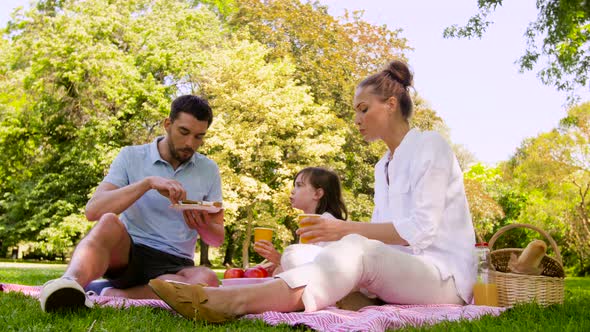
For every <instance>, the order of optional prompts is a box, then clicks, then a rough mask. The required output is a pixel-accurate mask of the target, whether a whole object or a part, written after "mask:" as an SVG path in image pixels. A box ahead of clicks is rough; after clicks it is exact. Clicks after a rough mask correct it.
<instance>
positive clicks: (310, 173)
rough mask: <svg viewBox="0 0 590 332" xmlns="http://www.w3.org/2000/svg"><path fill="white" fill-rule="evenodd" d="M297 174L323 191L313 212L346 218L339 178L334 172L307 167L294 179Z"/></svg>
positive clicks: (346, 212)
mask: <svg viewBox="0 0 590 332" xmlns="http://www.w3.org/2000/svg"><path fill="white" fill-rule="evenodd" d="M299 174H301V178H302V179H303V180H304V181H305V180H307V181H308V182H309V184H311V185H312V186H313V187H314V188H316V189H322V190H323V191H324V195H323V196H322V198H320V201H319V202H318V207H317V208H316V211H315V213H317V214H322V213H324V212H329V213H331V214H332V215H333V216H334V217H336V218H337V219H341V220H346V219H348V211H347V210H346V205H345V204H344V200H343V199H342V187H341V185H340V178H339V177H338V175H337V174H336V173H334V172H333V171H331V170H328V169H325V168H322V167H307V168H304V169H302V170H301V171H299V173H297V175H296V176H295V179H297V177H298V176H299ZM294 181H295V180H294ZM294 181H293V182H294Z"/></svg>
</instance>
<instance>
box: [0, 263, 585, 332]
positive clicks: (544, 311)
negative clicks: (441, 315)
mask: <svg viewBox="0 0 590 332" xmlns="http://www.w3.org/2000/svg"><path fill="white" fill-rule="evenodd" d="M64 269H65V266H64V265H57V264H21V263H8V262H0V282H6V283H19V284H28V285H40V284H43V283H44V282H45V281H47V280H49V279H53V278H56V277H58V276H60V275H61V273H62V272H63V271H64ZM0 330H1V331H17V330H18V331H271V330H272V331H307V330H308V329H306V328H304V327H298V328H292V327H289V326H286V325H284V326H279V327H271V326H269V325H266V324H264V323H263V322H261V321H246V320H242V321H237V322H232V323H228V324H224V325H209V324H206V323H203V322H191V321H187V320H185V319H182V318H179V317H177V316H174V315H172V314H170V313H169V312H167V311H164V310H161V309H154V308H147V307H136V308H130V309H126V310H118V309H113V308H95V309H93V310H89V311H83V312H78V313H73V314H72V313H68V314H56V315H48V314H45V313H43V312H41V309H40V306H39V302H38V301H37V300H35V299H32V298H29V297H27V296H24V295H21V294H14V293H9V294H0ZM401 331H494V332H496V331H509V332H516V331H526V332H532V331H543V332H545V331H590V278H567V279H566V299H565V303H564V304H563V305H555V306H550V307H547V308H542V307H538V306H536V305H534V304H530V305H520V306H517V307H515V308H513V309H511V310H508V311H507V312H505V313H503V314H502V315H501V316H499V317H489V316H487V317H484V318H482V319H480V320H476V321H471V322H468V321H462V322H454V323H442V324H437V325H434V326H427V327H423V328H420V329H415V328H406V329H402V330H401Z"/></svg>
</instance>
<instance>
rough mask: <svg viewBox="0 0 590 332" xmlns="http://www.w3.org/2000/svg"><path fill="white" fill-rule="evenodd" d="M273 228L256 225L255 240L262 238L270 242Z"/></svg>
mask: <svg viewBox="0 0 590 332" xmlns="http://www.w3.org/2000/svg"><path fill="white" fill-rule="evenodd" d="M272 232H273V229H272V228H267V227H255V228H254V242H258V241H260V240H266V241H268V242H272Z"/></svg>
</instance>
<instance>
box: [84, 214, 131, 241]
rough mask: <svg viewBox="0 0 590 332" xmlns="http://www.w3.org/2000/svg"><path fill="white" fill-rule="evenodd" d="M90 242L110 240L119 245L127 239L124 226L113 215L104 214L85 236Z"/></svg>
mask: <svg viewBox="0 0 590 332" xmlns="http://www.w3.org/2000/svg"><path fill="white" fill-rule="evenodd" d="M87 237H88V238H89V239H91V240H100V241H103V240H107V241H108V240H111V241H113V242H115V243H119V242H121V241H122V240H124V239H125V238H127V237H129V235H128V234H127V229H126V228H125V225H123V223H122V222H121V220H120V219H119V217H118V216H117V215H116V214H114V213H106V214H104V215H103V216H102V217H100V219H99V220H98V221H97V222H96V225H94V227H93V228H92V230H91V231H90V233H88V236H87Z"/></svg>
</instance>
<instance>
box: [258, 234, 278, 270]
mask: <svg viewBox="0 0 590 332" xmlns="http://www.w3.org/2000/svg"><path fill="white" fill-rule="evenodd" d="M254 251H256V252H257V253H258V254H259V255H260V256H262V257H264V258H266V259H268V261H269V262H271V263H273V264H275V265H279V264H280V263H281V254H280V253H279V252H278V251H277V250H276V249H275V247H274V246H273V245H272V243H270V242H269V241H266V240H260V241H258V242H256V243H254Z"/></svg>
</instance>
